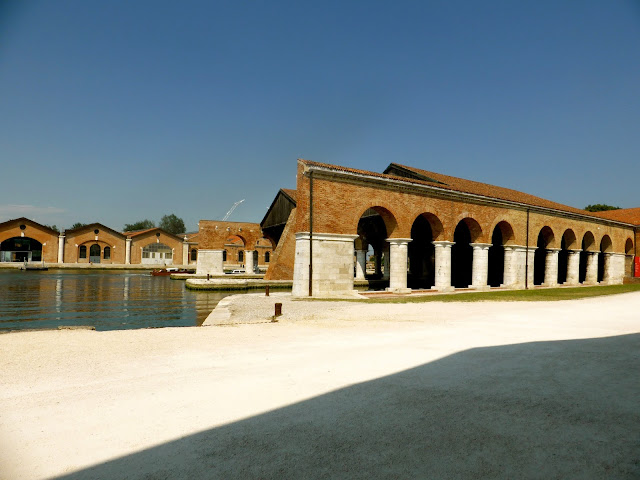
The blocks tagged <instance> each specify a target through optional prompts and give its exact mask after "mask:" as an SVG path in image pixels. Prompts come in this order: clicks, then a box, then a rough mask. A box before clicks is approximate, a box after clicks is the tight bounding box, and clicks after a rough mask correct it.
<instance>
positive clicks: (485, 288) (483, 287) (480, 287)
mask: <svg viewBox="0 0 640 480" xmlns="http://www.w3.org/2000/svg"><path fill="white" fill-rule="evenodd" d="M469 288H470V289H472V290H476V291H478V292H486V291H489V290H491V287H490V286H489V285H478V286H477V287H475V286H473V285H469Z"/></svg>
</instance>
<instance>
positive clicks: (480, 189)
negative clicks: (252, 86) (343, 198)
mask: <svg viewBox="0 0 640 480" xmlns="http://www.w3.org/2000/svg"><path fill="white" fill-rule="evenodd" d="M301 161H302V162H303V163H305V164H307V165H310V166H317V167H321V168H327V169H329V170H336V171H341V172H346V173H354V174H360V175H367V176H373V177H378V178H382V179H393V180H397V181H402V182H406V183H412V184H419V185H428V186H433V187H436V188H441V189H443V190H451V191H455V192H462V193H470V194H473V195H479V196H482V197H487V198H495V199H498V200H506V201H509V202H517V203H521V204H524V205H530V206H534V207H543V208H549V209H553V210H559V211H562V212H568V213H575V214H580V215H585V216H593V217H598V218H602V217H599V216H598V215H595V214H594V213H592V212H587V211H586V210H582V209H579V208H574V207H570V206H568V205H563V204H561V203H556V202H552V201H550V200H546V199H544V198H540V197H536V196H534V195H530V194H528V193H523V192H519V191H517V190H511V189H509V188H503V187H498V186H495V185H489V184H487V183H481V182H474V181H473V180H466V179H464V178H457V177H451V176H448V175H442V174H440V173H435V172H429V171H427V170H421V169H419V168H414V167H407V166H405V165H401V164H398V163H391V164H390V165H389V167H387V169H386V170H385V171H388V170H392V169H395V170H401V171H402V170H404V171H405V172H406V173H407V176H399V175H391V174H386V173H377V172H369V171H366V170H358V169H354V168H347V167H342V166H338V165H330V164H326V163H319V162H313V161H311V160H303V159H301ZM427 179H428V180H427Z"/></svg>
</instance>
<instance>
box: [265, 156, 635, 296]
mask: <svg viewBox="0 0 640 480" xmlns="http://www.w3.org/2000/svg"><path fill="white" fill-rule="evenodd" d="M293 195H294V196H293V197H292V195H291V194H288V195H287V194H286V192H285V191H283V190H281V191H280V192H279V194H278V197H276V200H274V204H275V203H276V201H278V202H281V203H282V202H285V200H287V198H286V197H287V196H288V197H289V200H293V202H289V207H288V208H284V209H283V211H282V212H280V214H279V215H278V218H277V219H276V221H274V222H271V223H272V224H273V225H271V224H269V222H266V223H265V220H267V219H266V217H265V220H263V228H265V227H267V228H268V227H275V226H276V224H277V226H278V230H279V231H280V232H281V233H280V238H279V241H278V242H277V247H276V250H275V252H274V262H273V263H272V264H271V265H270V267H269V271H268V272H267V277H268V278H284V277H286V275H287V270H288V269H287V268H286V267H285V268H282V269H279V266H280V264H286V263H287V262H291V260H292V259H291V256H292V255H291V252H293V251H294V252H295V254H294V255H293V264H294V266H293V280H294V287H293V293H294V295H296V296H306V295H308V294H309V289H310V288H311V291H312V293H313V295H317V296H324V295H327V296H328V295H339V294H350V293H351V292H352V291H353V285H354V278H364V277H365V275H366V272H365V270H366V269H365V264H366V261H367V259H368V258H367V257H370V258H373V259H374V260H375V264H376V267H375V273H373V274H371V275H368V276H369V277H375V278H380V279H383V280H386V281H388V285H389V289H390V290H392V291H399V292H402V291H409V289H428V288H433V289H438V290H450V289H453V288H468V287H470V288H475V289H487V288H490V287H497V286H508V287H512V288H525V287H532V286H535V285H548V286H554V285H558V284H562V285H578V284H598V283H603V284H613V283H622V281H623V277H625V276H629V275H630V274H631V268H630V265H631V260H632V257H633V255H634V252H635V243H636V241H637V240H638V239H637V228H636V227H635V225H636V224H634V223H633V222H632V221H630V219H629V217H624V219H620V218H614V217H607V216H606V215H598V214H593V213H590V212H586V211H584V210H580V209H577V208H573V207H569V206H566V205H561V204H558V203H555V202H551V201H549V200H545V199H542V198H539V197H535V196H532V195H528V194H525V193H522V192H517V191H515V190H510V189H506V188H502V187H497V186H493V185H487V184H483V183H479V182H474V181H470V180H465V179H460V178H455V177H450V176H446V175H441V174H438V173H435V172H428V171H425V170H420V169H417V168H413V167H408V166H404V165H399V164H395V163H392V164H391V165H389V167H388V168H387V169H386V170H385V171H384V172H383V173H376V172H368V171H363V170H355V169H350V168H345V167H341V166H337V165H328V164H322V163H317V162H312V161H308V160H299V161H298V171H297V188H296V191H295V193H294V194H293ZM272 206H273V205H272ZM287 212H288V218H287V220H286V221H285V224H284V225H282V221H283V219H284V217H285V216H287ZM265 231H266V229H265ZM310 238H313V242H312V245H311V242H310ZM293 244H295V246H292V245H293ZM311 249H312V250H313V255H312V256H311V252H310V251H311ZM279 250H282V251H285V250H286V251H289V254H288V255H279V253H280V252H279ZM354 258H355V260H356V261H355V265H354ZM310 271H311V272H312V273H311V275H312V282H311V283H310V282H309V272H310Z"/></svg>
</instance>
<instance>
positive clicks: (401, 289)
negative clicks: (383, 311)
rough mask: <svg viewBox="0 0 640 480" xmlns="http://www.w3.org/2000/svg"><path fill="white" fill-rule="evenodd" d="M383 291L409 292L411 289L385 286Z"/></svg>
mask: <svg viewBox="0 0 640 480" xmlns="http://www.w3.org/2000/svg"><path fill="white" fill-rule="evenodd" d="M384 291H385V292H391V293H411V289H410V288H391V287H387V288H385V289H384Z"/></svg>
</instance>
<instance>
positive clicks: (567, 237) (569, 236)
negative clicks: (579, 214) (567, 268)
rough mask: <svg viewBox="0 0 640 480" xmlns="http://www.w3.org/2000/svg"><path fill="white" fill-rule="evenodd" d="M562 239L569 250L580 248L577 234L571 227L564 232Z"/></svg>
mask: <svg viewBox="0 0 640 480" xmlns="http://www.w3.org/2000/svg"><path fill="white" fill-rule="evenodd" d="M562 241H564V243H565V246H566V248H567V249H568V250H578V249H579V248H580V247H579V246H578V241H577V239H576V234H575V232H574V231H573V230H571V229H570V228H567V229H566V230H565V231H564V233H563V234H562Z"/></svg>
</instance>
